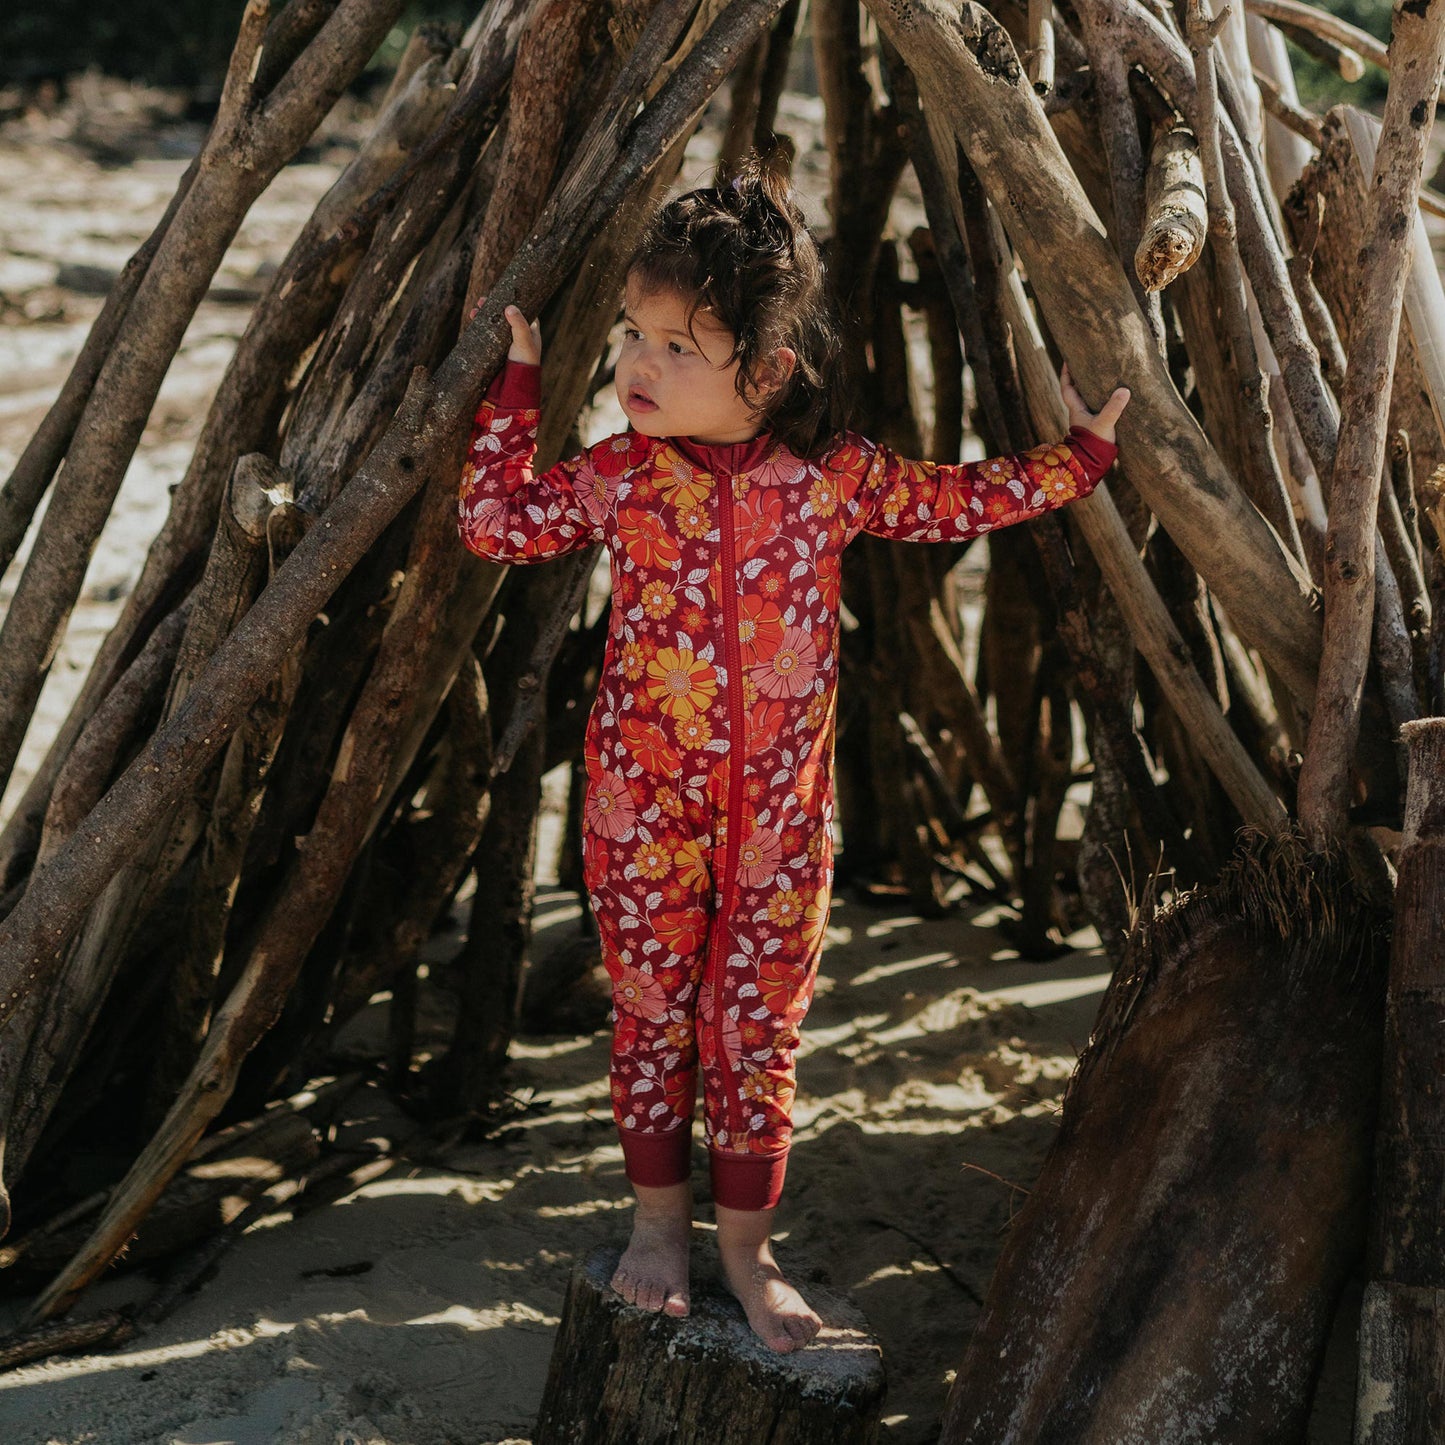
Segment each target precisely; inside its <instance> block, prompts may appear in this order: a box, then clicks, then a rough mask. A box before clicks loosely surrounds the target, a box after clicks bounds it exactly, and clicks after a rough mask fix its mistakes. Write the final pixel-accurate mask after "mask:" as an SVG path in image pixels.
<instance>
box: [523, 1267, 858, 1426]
mask: <svg viewBox="0 0 1445 1445" xmlns="http://www.w3.org/2000/svg"><path fill="white" fill-rule="evenodd" d="M695 1253H696V1251H695ZM617 1259H618V1251H617V1250H615V1249H608V1248H603V1249H598V1250H596V1251H594V1252H593V1254H592V1255H591V1256H589V1258H588V1259H587V1261H586V1262H585V1263H584V1264H580V1265H578V1266H577V1267H576V1269H574V1270H573V1272H572V1280H571V1283H570V1284H569V1285H568V1288H567V1298H566V1301H565V1303H564V1304H563V1306H562V1323H561V1325H560V1326H559V1328H558V1331H557V1343H556V1344H555V1346H554V1347H553V1350H552V1364H551V1368H550V1370H549V1371H548V1375H547V1387H546V1389H545V1391H544V1392H543V1395H542V1408H541V1412H540V1414H539V1416H538V1419H537V1425H536V1429H535V1431H534V1433H533V1436H532V1438H533V1440H534V1441H535V1442H536V1445H870V1442H873V1441H875V1440H877V1438H878V1420H879V1413H880V1410H881V1408H882V1404H883V1388H884V1378H883V1358H882V1353H881V1351H880V1350H879V1348H878V1345H877V1343H876V1342H875V1341H874V1340H873V1338H872V1336H871V1335H870V1334H869V1332H868V1326H867V1323H866V1321H864V1319H863V1317H862V1316H861V1315H860V1314H859V1313H858V1311H857V1310H856V1309H855V1308H854V1307H853V1306H852V1305H850V1304H848V1303H847V1302H846V1301H844V1300H843V1299H841V1298H839V1297H838V1296H837V1295H835V1294H833V1293H832V1292H831V1291H830V1290H827V1289H823V1288H820V1287H819V1286H817V1285H816V1284H809V1285H807V1286H806V1290H807V1296H808V1302H809V1303H810V1304H811V1305H812V1306H813V1308H814V1309H815V1310H817V1312H818V1313H819V1314H820V1315H821V1316H822V1318H823V1328H822V1330H821V1331H820V1332H819V1334H818V1336H817V1338H816V1339H815V1340H814V1341H813V1343H812V1344H810V1345H809V1346H808V1347H807V1348H806V1349H804V1350H799V1351H797V1352H796V1353H794V1354H790V1355H778V1354H774V1353H773V1352H772V1351H771V1350H769V1349H767V1347H766V1346H765V1345H763V1343H762V1341H761V1340H759V1339H758V1338H757V1336H756V1335H754V1334H753V1332H752V1331H751V1330H750V1329H749V1328H748V1324H747V1320H746V1318H745V1317H744V1315H743V1312H742V1308H741V1306H740V1305H739V1304H738V1303H737V1301H736V1300H735V1299H733V1297H732V1296H731V1295H729V1294H727V1293H725V1291H724V1290H723V1288H722V1286H721V1285H720V1284H719V1283H718V1282H717V1280H716V1277H715V1275H714V1276H712V1277H709V1276H708V1275H707V1274H703V1275H702V1276H701V1277H700V1278H699V1277H698V1271H697V1269H696V1266H695V1267H694V1281H695V1282H694V1286H693V1290H692V1313H691V1314H690V1315H688V1316H687V1318H685V1319H680V1320H679V1319H673V1318H672V1317H671V1316H669V1315H665V1314H661V1313H657V1314H653V1313H649V1312H648V1311H646V1310H640V1309H638V1308H636V1307H635V1306H633V1305H629V1304H626V1303H625V1302H624V1301H623V1300H622V1298H621V1297H620V1296H619V1295H616V1294H614V1293H613V1292H612V1289H611V1288H610V1281H611V1278H612V1274H613V1271H614V1270H615V1269H616V1268H617Z"/></svg>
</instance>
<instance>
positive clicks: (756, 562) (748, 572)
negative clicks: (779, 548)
mask: <svg viewBox="0 0 1445 1445" xmlns="http://www.w3.org/2000/svg"><path fill="white" fill-rule="evenodd" d="M767 565H768V559H767V558H766V557H750V558H749V559H748V560H747V561H746V562H744V563H743V576H744V577H746V578H747V579H748V581H750V582H751V581H752V579H753V578H754V577H756V576H757V575H758V573H759V572H761V571H762V570H763V568H764V567H766V566H767Z"/></svg>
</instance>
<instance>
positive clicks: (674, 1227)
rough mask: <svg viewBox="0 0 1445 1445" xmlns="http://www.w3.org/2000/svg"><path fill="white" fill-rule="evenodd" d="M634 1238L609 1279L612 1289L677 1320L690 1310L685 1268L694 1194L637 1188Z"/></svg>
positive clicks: (682, 1187)
mask: <svg viewBox="0 0 1445 1445" xmlns="http://www.w3.org/2000/svg"><path fill="white" fill-rule="evenodd" d="M636 1194H637V1211H636V1213H635V1214H634V1215H633V1217H632V1239H631V1241H630V1242H629V1243H628V1246H627V1249H626V1250H625V1251H624V1252H623V1255H622V1258H621V1259H620V1260H618V1262H617V1269H616V1270H615V1271H614V1273H613V1275H612V1288H613V1289H614V1290H615V1291H616V1292H617V1293H618V1294H620V1295H621V1296H622V1298H623V1299H625V1300H626V1301H627V1303H628V1304H633V1305H636V1306H637V1307H638V1308H639V1309H644V1310H662V1311H663V1312H664V1313H665V1314H669V1315H676V1316H678V1317H679V1318H680V1317H681V1316H683V1315H685V1314H686V1313H687V1311H688V1290H687V1267H688V1251H689V1249H690V1248H691V1245H692V1190H691V1188H690V1187H689V1186H688V1185H686V1184H674V1185H670V1186H669V1187H667V1188H665V1189H648V1188H646V1187H644V1186H641V1185H638V1186H636Z"/></svg>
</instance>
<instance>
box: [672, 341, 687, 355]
mask: <svg viewBox="0 0 1445 1445" xmlns="http://www.w3.org/2000/svg"><path fill="white" fill-rule="evenodd" d="M667 345H668V348H669V350H671V351H673V352H674V353H676V354H677V355H678V356H687V355H689V354H690V353H689V352H688V349H687V347H685V346H684V345H683V344H682V342H680V341H669V342H668V343H667Z"/></svg>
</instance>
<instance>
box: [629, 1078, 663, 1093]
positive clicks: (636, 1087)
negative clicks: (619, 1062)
mask: <svg viewBox="0 0 1445 1445" xmlns="http://www.w3.org/2000/svg"><path fill="white" fill-rule="evenodd" d="M656 1087H657V1085H656V1084H654V1083H653V1082H652V1080H651V1079H634V1080H633V1081H632V1088H631V1090H630V1092H631V1093H634V1094H650V1093H651V1092H652V1091H653V1090H654V1089H655V1088H656Z"/></svg>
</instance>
